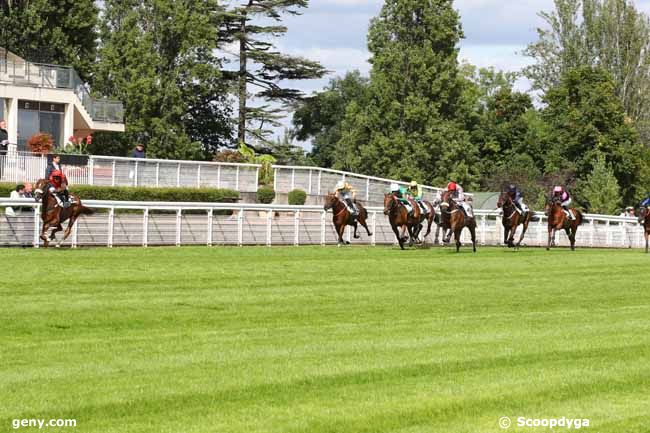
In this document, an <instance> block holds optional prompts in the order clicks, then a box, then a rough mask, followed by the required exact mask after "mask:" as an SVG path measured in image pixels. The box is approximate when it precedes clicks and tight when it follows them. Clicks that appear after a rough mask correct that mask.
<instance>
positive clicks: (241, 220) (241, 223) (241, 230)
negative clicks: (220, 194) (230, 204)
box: [237, 208, 244, 247]
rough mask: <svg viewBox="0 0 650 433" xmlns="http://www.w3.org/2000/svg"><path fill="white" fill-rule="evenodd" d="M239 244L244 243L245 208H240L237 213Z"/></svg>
mask: <svg viewBox="0 0 650 433" xmlns="http://www.w3.org/2000/svg"><path fill="white" fill-rule="evenodd" d="M237 245H238V246H240V247H241V246H242V245H244V209H243V208H240V209H239V213H238V214H237Z"/></svg>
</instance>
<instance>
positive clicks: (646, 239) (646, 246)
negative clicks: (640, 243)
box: [645, 230, 650, 253]
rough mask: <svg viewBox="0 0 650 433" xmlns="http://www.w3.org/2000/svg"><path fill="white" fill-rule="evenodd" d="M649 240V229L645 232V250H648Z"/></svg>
mask: <svg viewBox="0 0 650 433" xmlns="http://www.w3.org/2000/svg"><path fill="white" fill-rule="evenodd" d="M649 240H650V231H647V230H646V232H645V252H646V253H647V252H648V241H649Z"/></svg>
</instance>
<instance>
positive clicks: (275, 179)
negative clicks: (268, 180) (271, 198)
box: [273, 168, 279, 192]
mask: <svg viewBox="0 0 650 433" xmlns="http://www.w3.org/2000/svg"><path fill="white" fill-rule="evenodd" d="M278 171H279V170H278V169H277V168H274V169H273V191H276V192H277V190H278Z"/></svg>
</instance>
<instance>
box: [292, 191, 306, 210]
mask: <svg viewBox="0 0 650 433" xmlns="http://www.w3.org/2000/svg"><path fill="white" fill-rule="evenodd" d="M288 199H289V204H290V205H295V206H302V205H304V204H305V202H306V201H307V193H306V192H305V191H303V190H301V189H294V190H292V191H289V197H288Z"/></svg>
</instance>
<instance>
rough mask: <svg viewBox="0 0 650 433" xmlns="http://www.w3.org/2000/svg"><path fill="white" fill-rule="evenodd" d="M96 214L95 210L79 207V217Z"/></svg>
mask: <svg viewBox="0 0 650 433" xmlns="http://www.w3.org/2000/svg"><path fill="white" fill-rule="evenodd" d="M94 213H95V209H91V208H89V207H86V206H83V205H81V206H79V215H92V214H94Z"/></svg>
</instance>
